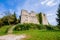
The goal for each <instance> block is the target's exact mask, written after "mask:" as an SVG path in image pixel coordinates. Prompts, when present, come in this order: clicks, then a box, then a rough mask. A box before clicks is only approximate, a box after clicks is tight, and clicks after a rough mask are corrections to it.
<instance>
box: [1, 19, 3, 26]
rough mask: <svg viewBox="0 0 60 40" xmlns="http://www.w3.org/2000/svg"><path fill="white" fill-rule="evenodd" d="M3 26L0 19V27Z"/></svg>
mask: <svg viewBox="0 0 60 40" xmlns="http://www.w3.org/2000/svg"><path fill="white" fill-rule="evenodd" d="M2 25H3V21H2V20H1V19H0V27H1V26H2Z"/></svg>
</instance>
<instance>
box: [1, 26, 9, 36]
mask: <svg viewBox="0 0 60 40" xmlns="http://www.w3.org/2000/svg"><path fill="white" fill-rule="evenodd" d="M8 28H10V26H8V25H7V26H2V27H1V28H0V35H4V34H6V33H7V31H8Z"/></svg>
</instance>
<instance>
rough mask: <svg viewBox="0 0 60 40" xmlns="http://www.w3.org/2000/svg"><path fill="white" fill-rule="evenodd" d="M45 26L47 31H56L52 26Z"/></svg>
mask: <svg viewBox="0 0 60 40" xmlns="http://www.w3.org/2000/svg"><path fill="white" fill-rule="evenodd" d="M45 26H46V29H47V30H54V29H53V26H51V25H45Z"/></svg>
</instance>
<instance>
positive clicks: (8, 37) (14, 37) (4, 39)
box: [0, 34, 26, 40]
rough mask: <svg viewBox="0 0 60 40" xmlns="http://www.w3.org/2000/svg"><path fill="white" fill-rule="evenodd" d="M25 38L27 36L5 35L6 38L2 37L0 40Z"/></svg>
mask: <svg viewBox="0 0 60 40" xmlns="http://www.w3.org/2000/svg"><path fill="white" fill-rule="evenodd" d="M23 38H26V35H12V34H9V35H5V36H0V40H21V39H23Z"/></svg>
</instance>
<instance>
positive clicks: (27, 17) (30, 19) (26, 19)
mask: <svg viewBox="0 0 60 40" xmlns="http://www.w3.org/2000/svg"><path fill="white" fill-rule="evenodd" d="M20 19H21V20H20V22H21V24H23V23H34V24H39V21H38V18H37V16H36V13H35V12H34V11H31V12H30V13H29V12H28V11H27V10H22V11H21V16H20ZM42 24H43V25H48V21H47V18H46V15H44V14H42Z"/></svg>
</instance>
